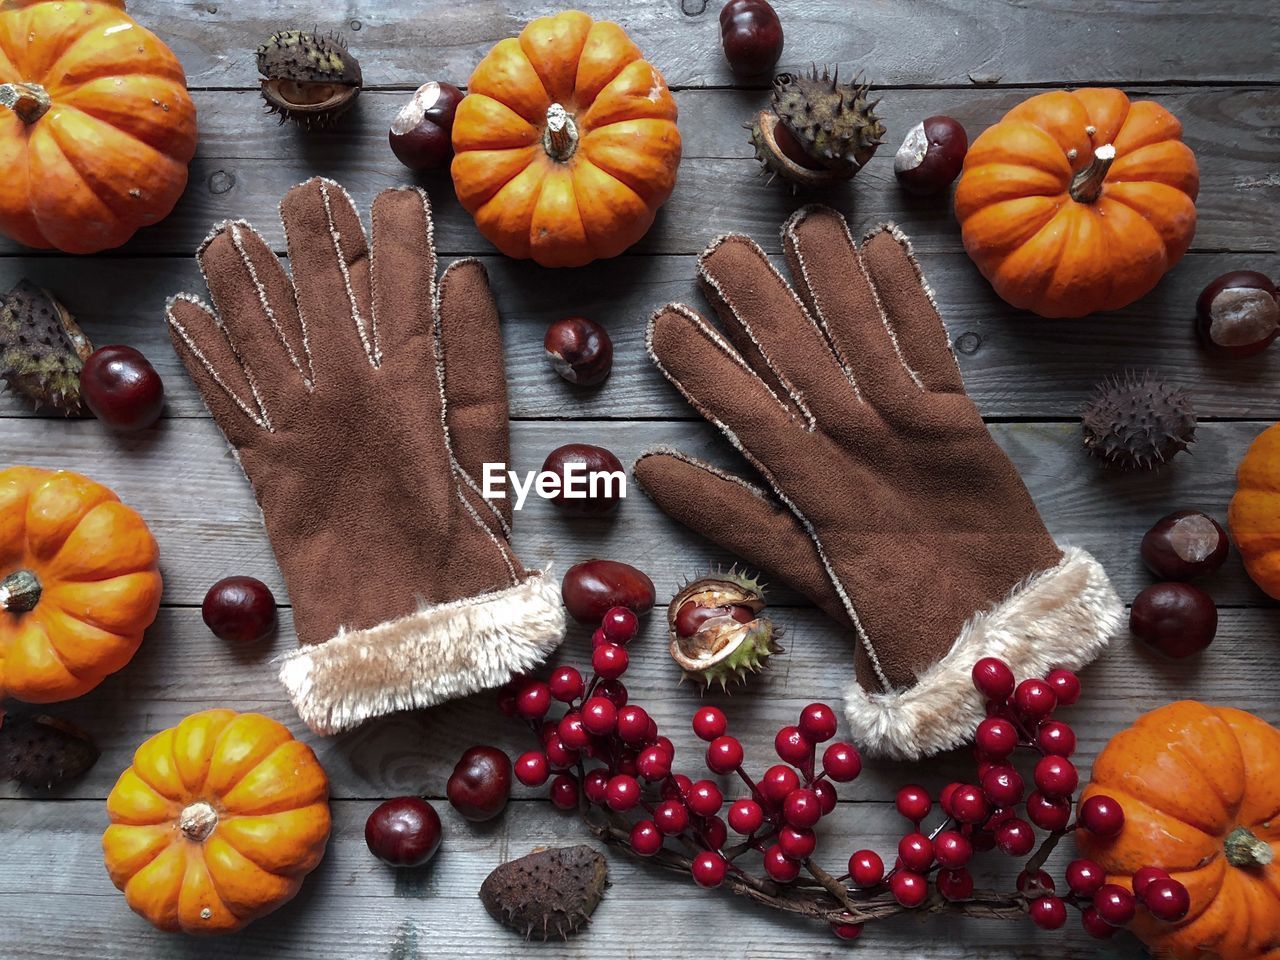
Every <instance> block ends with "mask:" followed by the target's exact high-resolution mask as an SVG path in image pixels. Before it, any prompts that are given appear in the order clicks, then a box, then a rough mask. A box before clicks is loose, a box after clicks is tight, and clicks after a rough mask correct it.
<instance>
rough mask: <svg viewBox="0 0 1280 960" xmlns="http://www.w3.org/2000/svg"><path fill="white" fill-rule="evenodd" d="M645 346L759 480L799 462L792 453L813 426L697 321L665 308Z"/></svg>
mask: <svg viewBox="0 0 1280 960" xmlns="http://www.w3.org/2000/svg"><path fill="white" fill-rule="evenodd" d="M646 343H647V346H648V349H649V356H650V357H652V358H653V361H654V363H656V364H657V365H658V369H659V370H661V371H662V374H663V376H665V377H666V378H667V379H668V380H670V381H671V382H672V383H673V384H674V385H675V387H676V389H677V390H679V391H680V392H681V394H683V395H684V398H685V399H686V400H688V401H689V403H691V404H692V405H693V407H694V409H696V410H697V411H698V412H699V413H700V414H702V416H703V417H705V418H706V419H707V420H710V421H711V422H712V423H713V424H715V425H716V426H717V427H719V428H720V430H721V431H722V432H723V433H724V434H725V435H726V436H727V437H728V438H729V441H730V442H731V443H733V445H734V446H736V447H738V449H740V450H742V452H743V453H744V454H745V455H746V456H747V458H748V459H749V460H751V462H752V464H753V465H754V466H755V467H756V468H757V469H759V470H760V471H761V473H762V474H764V475H766V476H769V474H770V471H771V470H772V469H773V468H775V467H781V466H783V465H785V464H786V463H788V462H789V463H793V464H795V463H799V462H802V461H803V459H804V458H803V455H799V451H797V449H796V447H797V444H798V443H799V442H800V441H801V439H802V438H805V437H808V436H810V434H809V433H808V429H809V427H811V425H812V422H811V421H809V422H806V421H805V420H804V419H802V415H797V414H796V413H795V412H794V411H793V410H792V409H791V408H790V407H788V406H787V405H786V404H785V403H783V401H782V400H780V399H779V398H778V396H777V395H776V394H775V393H774V392H773V391H772V390H770V388H769V386H768V384H766V383H765V382H764V381H763V380H762V379H761V378H760V375H759V374H758V373H756V372H755V371H754V370H753V369H752V368H751V367H750V366H748V364H747V362H746V361H745V360H743V359H742V357H741V355H739V353H738V352H737V351H736V350H735V349H734V348H733V347H732V346H731V345H730V344H729V343H728V342H727V341H726V340H725V339H724V338H723V337H722V336H720V334H719V333H717V332H716V331H715V330H713V329H712V328H711V327H710V326H709V325H708V324H707V322H706V321H705V320H703V319H702V317H700V316H698V314H696V313H695V312H694V311H692V310H690V309H689V308H688V307H685V306H682V305H680V304H674V303H673V304H668V305H667V306H666V307H664V308H662V309H661V310H659V311H658V312H657V313H656V314H654V316H653V318H652V319H651V320H650V321H649V329H648V332H647V335H646Z"/></svg>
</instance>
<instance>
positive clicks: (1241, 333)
mask: <svg viewBox="0 0 1280 960" xmlns="http://www.w3.org/2000/svg"><path fill="white" fill-rule="evenodd" d="M1196 332H1197V333H1199V334H1200V340H1201V342H1202V343H1204V345H1205V346H1206V347H1208V348H1209V349H1211V350H1213V351H1215V352H1216V353H1221V354H1225V355H1227V356H1231V357H1252V356H1254V355H1255V354H1258V353H1261V352H1262V351H1263V350H1265V349H1267V347H1269V346H1270V345H1271V342H1272V341H1273V340H1275V338H1276V337H1277V336H1280V290H1277V289H1276V285H1275V284H1274V283H1273V282H1272V281H1271V278H1270V277H1268V276H1266V275H1265V274H1262V273H1258V272H1257V271H1256V270H1232V271H1231V272H1230V273H1224V274H1223V275H1222V276H1220V277H1218V278H1217V279H1216V280H1214V281H1212V282H1211V283H1210V284H1209V285H1208V286H1207V287H1205V288H1204V290H1203V292H1201V294H1200V297H1199V299H1197V300H1196Z"/></svg>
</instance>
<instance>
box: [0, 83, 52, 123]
mask: <svg viewBox="0 0 1280 960" xmlns="http://www.w3.org/2000/svg"><path fill="white" fill-rule="evenodd" d="M0 105H2V106H6V107H8V108H9V109H10V110H12V111H13V112H14V113H16V114H17V115H18V117H19V118H20V119H21V120H22V122H23V123H26V124H32V123H35V122H36V121H37V120H39V119H40V118H41V117H43V116H44V115H45V114H46V113H48V112H49V108H50V107H52V106H53V101H52V100H50V99H49V92H48V91H47V90H45V88H44V87H42V86H40V84H38V83H0Z"/></svg>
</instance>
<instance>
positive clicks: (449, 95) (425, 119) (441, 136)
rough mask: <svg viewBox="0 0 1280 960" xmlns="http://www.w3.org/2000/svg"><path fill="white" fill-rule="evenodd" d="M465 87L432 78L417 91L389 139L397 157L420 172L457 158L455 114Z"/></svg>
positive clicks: (392, 126) (397, 118)
mask: <svg viewBox="0 0 1280 960" xmlns="http://www.w3.org/2000/svg"><path fill="white" fill-rule="evenodd" d="M461 102H462V91H461V90H459V89H458V88H457V87H455V86H454V85H453V84H452V83H443V82H440V81H437V80H432V81H431V82H430V83H424V84H423V85H422V86H420V87H419V88H418V89H417V90H415V91H414V94H413V96H412V97H411V98H410V99H409V102H408V103H406V104H405V105H404V106H403V107H401V108H400V112H399V113H397V114H396V115H395V118H394V119H393V120H392V121H391V130H390V131H389V132H388V133H387V140H388V142H390V144H391V152H392V153H394V154H395V155H396V159H397V160H399V161H400V162H401V163H403V164H404V165H405V166H406V167H408V168H409V169H410V170H414V171H417V172H419V173H421V172H423V171H427V170H439V169H441V168H442V167H444V166H446V165H447V164H448V163H449V161H450V160H451V159H453V117H454V114H455V113H457V111H458V104H459V103H461Z"/></svg>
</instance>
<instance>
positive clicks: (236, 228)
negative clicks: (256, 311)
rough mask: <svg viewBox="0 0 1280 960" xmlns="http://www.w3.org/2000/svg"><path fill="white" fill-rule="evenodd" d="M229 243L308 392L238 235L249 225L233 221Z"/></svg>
mask: <svg viewBox="0 0 1280 960" xmlns="http://www.w3.org/2000/svg"><path fill="white" fill-rule="evenodd" d="M229 226H230V232H231V243H232V245H233V246H234V247H235V248H236V253H237V254H239V255H240V262H241V263H242V264H244V268H245V271H246V272H247V273H248V274H249V280H250V281H251V282H252V283H253V289H254V290H255V291H256V292H257V294H258V303H259V304H261V305H262V312H263V313H265V314H266V315H267V320H269V321H270V322H271V328H272V329H273V330H275V332H276V339H277V340H279V341H280V345H281V346H282V347H284V349H285V353H287V354H288V355H289V362H290V363H291V364H292V365H293V368H294V369H295V370H297V371H298V375H299V376H300V377H302V382H303V384H304V385H305V386H306V388H307V391H308V392H310V391H311V390H312V388H313V384H312V382H311V379H310V378H309V377H308V376H307V374H306V372H305V371H304V370H303V369H302V364H301V363H299V362H298V357H297V354H296V353H294V350H293V345H292V344H290V343H289V341H288V339H287V338H286V337H285V335H284V328H283V327H281V326H280V321H279V320H278V319H277V317H276V312H275V310H273V309H272V308H271V304H270V302H268V300H267V290H266V287H264V286H263V285H262V281H261V280H260V279H258V271H257V268H256V267H254V265H253V261H252V260H250V259H249V253H248V251H247V250H245V248H244V238H243V237H242V236H241V235H240V227H241V226H244V227H247V228H248V229H249V230H253V228H252V227H251V226H249V224H247V223H245V222H244V221H242V220H241V221H235V222H233V223H231V224H230V225H229ZM307 365H308V366H310V358H309V357H308V358H307Z"/></svg>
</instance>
